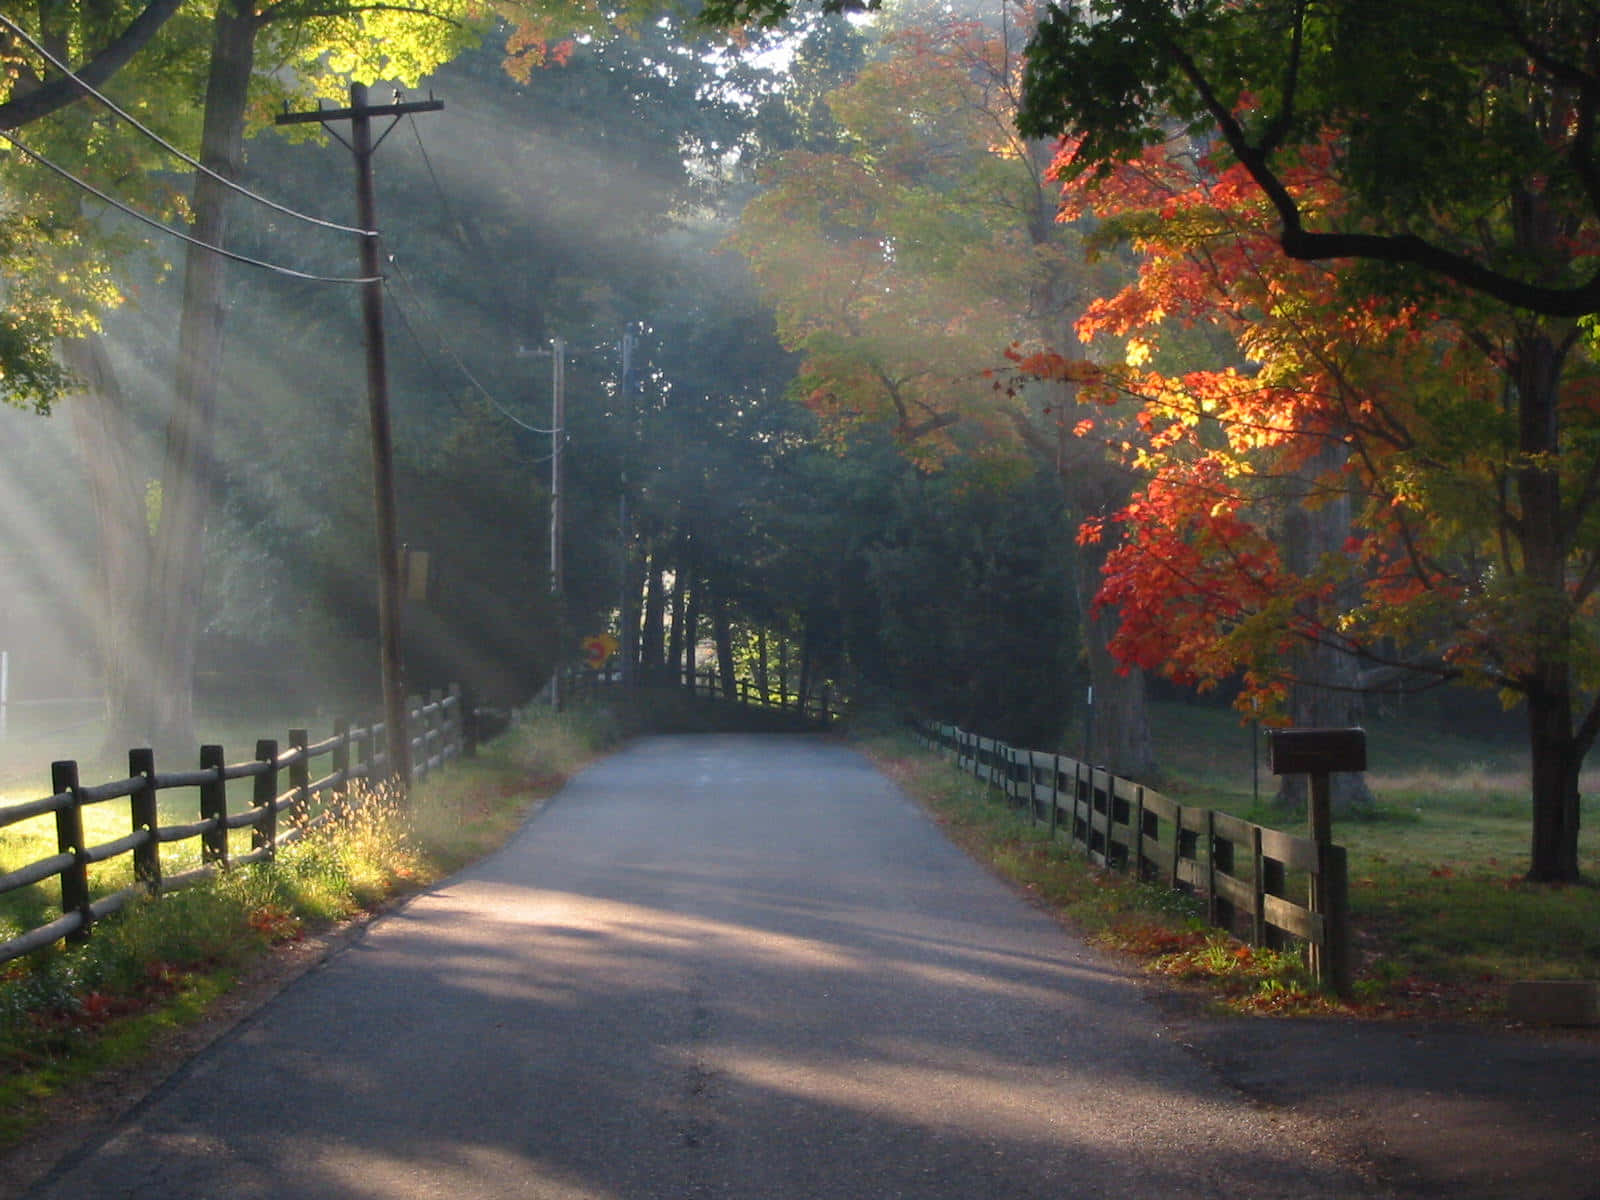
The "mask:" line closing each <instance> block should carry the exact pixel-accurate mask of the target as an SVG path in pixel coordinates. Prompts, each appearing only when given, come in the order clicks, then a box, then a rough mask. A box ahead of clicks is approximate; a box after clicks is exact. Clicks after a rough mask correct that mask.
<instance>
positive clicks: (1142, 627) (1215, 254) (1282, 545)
mask: <svg viewBox="0 0 1600 1200" xmlns="http://www.w3.org/2000/svg"><path fill="white" fill-rule="evenodd" d="M1330 146H1331V142H1327V141H1325V142H1323V143H1319V144H1318V145H1317V146H1316V147H1314V148H1313V149H1312V151H1311V152H1310V153H1309V154H1307V155H1306V156H1305V161H1303V162H1302V164H1301V166H1300V167H1299V168H1298V169H1297V170H1296V171H1294V172H1293V173H1292V175H1291V176H1290V177H1289V178H1290V182H1291V186H1292V187H1293V188H1294V189H1295V191H1296V194H1297V198H1298V199H1299V200H1300V202H1301V204H1302V206H1303V207H1305V208H1306V210H1307V211H1308V212H1310V213H1313V214H1319V213H1320V214H1323V215H1327V216H1335V215H1338V216H1342V215H1343V214H1342V213H1341V211H1340V209H1341V200H1340V196H1339V193H1338V190H1337V188H1336V187H1335V186H1334V183H1333V180H1332V175H1331V171H1330V169H1329V168H1330V164H1331V153H1332V151H1331V149H1330ZM1061 153H1062V156H1063V159H1068V158H1070V156H1071V154H1072V153H1073V147H1072V146H1071V145H1070V144H1065V145H1064V146H1063V148H1062V151H1061ZM1089 214H1092V215H1093V216H1094V217H1095V218H1096V219H1097V220H1098V222H1099V229H1100V233H1099V234H1098V241H1099V243H1100V244H1101V245H1103V246H1105V247H1112V246H1116V247H1118V248H1124V247H1125V248H1126V249H1127V250H1129V251H1131V253H1132V256H1133V266H1134V270H1135V273H1136V276H1135V278H1134V279H1133V281H1132V282H1130V283H1129V284H1128V285H1127V286H1125V287H1123V288H1122V289H1121V290H1119V291H1117V292H1115V293H1113V294H1109V295H1105V296H1101V297H1098V298H1096V299H1093V300H1092V301H1090V302H1089V303H1088V304H1087V305H1086V307H1085V308H1084V310H1083V312H1082V315H1081V316H1080V317H1079V319H1078V321H1077V325H1076V331H1077V333H1078V336H1079V337H1080V338H1081V339H1082V340H1083V341H1084V342H1085V343H1087V344H1089V345H1090V346H1091V347H1092V348H1093V349H1094V351H1095V355H1094V359H1095V361H1092V362H1091V361H1088V360H1076V359H1072V358H1068V357H1066V356H1064V355H1061V354H1057V353H1053V352H1033V353H1028V354H1022V353H1020V352H1014V353H1013V356H1012V357H1013V359H1014V361H1015V362H1016V363H1017V369H1018V370H1019V372H1020V373H1022V374H1023V375H1025V376H1029V377H1033V378H1040V379H1051V380H1066V381H1069V382H1073V383H1076V384H1078V385H1079V388H1078V398H1079V400H1080V401H1082V402H1084V403H1085V404H1086V406H1087V407H1086V408H1085V409H1084V410H1083V413H1084V415H1083V416H1082V417H1081V418H1080V419H1078V420H1076V421H1075V422H1074V421H1072V420H1070V419H1067V418H1065V417H1064V418H1063V420H1064V423H1065V424H1066V425H1068V426H1069V427H1071V429H1072V432H1074V433H1075V434H1077V435H1078V436H1079V437H1086V438H1092V439H1096V440H1098V441H1100V442H1102V443H1103V444H1104V445H1105V447H1106V449H1107V452H1108V453H1109V454H1111V455H1112V456H1114V457H1115V458H1118V459H1120V460H1121V461H1122V462H1123V463H1124V464H1125V465H1126V466H1127V467H1128V468H1130V469H1131V470H1132V471H1133V472H1134V473H1135V475H1136V477H1137V478H1139V479H1141V480H1143V482H1142V484H1141V485H1140V486H1139V488H1138V490H1137V491H1135V492H1134V494H1133V496H1132V498H1131V499H1130V501H1129V502H1128V503H1127V504H1126V505H1124V506H1123V507H1121V508H1120V509H1119V510H1117V511H1114V512H1108V513H1104V514H1098V515H1095V516H1093V517H1092V518H1091V519H1089V520H1087V521H1086V522H1085V523H1084V525H1083V527H1082V529H1081V532H1080V539H1081V540H1082V541H1085V542H1104V543H1107V544H1111V549H1110V550H1109V552H1108V556H1107V558H1106V562H1105V567H1104V576H1103V580H1102V587H1101V590H1100V593H1099V596H1098V603H1099V604H1100V605H1101V606H1102V607H1105V606H1111V607H1114V608H1115V610H1116V612H1117V614H1118V618H1119V627H1118V632H1117V633H1116V635H1115V639H1114V642H1113V646H1112V649H1113V651H1114V653H1115V654H1116V655H1117V656H1118V657H1119V658H1121V659H1122V660H1123V661H1124V662H1126V663H1129V664H1136V665H1139V666H1142V667H1146V668H1150V669H1156V670H1160V671H1163V672H1164V673H1166V674H1168V675H1171V676H1173V677H1175V678H1177V679H1179V680H1182V681H1186V682H1190V683H1198V684H1200V685H1201V686H1208V685H1214V684H1217V683H1220V682H1222V681H1224V680H1233V681H1242V684H1243V691H1242V694H1241V695H1240V698H1239V704H1240V707H1242V708H1244V709H1246V710H1247V711H1252V712H1257V711H1266V712H1268V713H1269V714H1270V713H1271V712H1273V711H1275V710H1276V709H1277V708H1278V706H1279V705H1280V703H1281V701H1282V700H1283V698H1284V694H1285V687H1286V683H1285V680H1286V671H1285V665H1286V664H1287V663H1288V662H1289V661H1290V660H1291V657H1292V654H1293V651H1294V649H1295V648H1296V646H1298V645H1302V644H1306V643H1317V644H1321V645H1325V646H1332V647H1335V648H1337V649H1341V650H1346V651H1349V652H1353V653H1356V654H1358V655H1361V656H1365V657H1368V659H1369V661H1370V662H1382V661H1394V660H1398V659H1402V658H1403V659H1405V660H1407V661H1408V662H1409V663H1411V664H1413V665H1414V666H1418V667H1420V669H1421V670H1422V671H1423V672H1425V673H1427V674H1431V675H1432V676H1433V677H1435V678H1439V679H1444V678H1452V677H1459V676H1468V677H1473V676H1476V677H1480V678H1483V679H1485V680H1488V681H1494V680H1496V679H1503V678H1505V677H1507V676H1508V675H1511V674H1514V672H1515V671H1516V670H1518V669H1519V649H1518V634H1519V632H1520V631H1519V628H1518V625H1517V621H1516V618H1515V612H1516V611H1517V607H1518V596H1517V593H1516V588H1515V582H1514V581H1515V578H1516V576H1517V570H1516V567H1517V564H1516V563H1515V562H1513V561H1511V560H1512V559H1513V558H1514V557H1515V552H1514V550H1511V549H1510V547H1511V545H1512V539H1510V538H1507V537H1506V536H1505V532H1506V525H1507V523H1508V522H1514V520H1515V512H1514V511H1513V510H1512V508H1511V506H1509V505H1508V504H1507V502H1506V496H1507V482H1508V479H1509V478H1510V477H1511V474H1512V472H1513V471H1514V470H1515V469H1516V462H1517V459H1516V453H1517V452H1516V444H1517V443H1516V430H1515V428H1514V427H1513V425H1514V422H1513V421H1511V420H1510V418H1509V417H1508V409H1507V407H1506V405H1505V403H1504V396H1505V389H1506V386H1507V385H1506V379H1505V376H1504V372H1503V368H1504V365H1505V355H1504V350H1503V348H1504V347H1505V346H1506V345H1508V344H1509V342H1510V339H1511V338H1512V337H1513V336H1514V330H1513V329H1512V328H1511V322H1510V321H1509V320H1508V319H1506V318H1503V317H1497V316H1495V315H1494V314H1492V313H1487V312H1485V311H1484V310H1483V308H1482V306H1478V307H1477V308H1474V307H1473V306H1471V305H1469V304H1464V303H1462V302H1461V301H1460V298H1459V297H1455V296H1450V295H1441V296H1440V297H1439V298H1438V310H1437V311H1436V310H1435V309H1433V308H1430V307H1429V306H1428V305H1426V304H1423V303H1419V302H1417V301H1415V300H1409V301H1402V300H1399V299H1396V298H1394V297H1392V296H1390V295H1387V294H1385V292H1384V291H1383V289H1382V288H1381V287H1373V286H1370V282H1371V281H1370V280H1365V279H1364V280H1361V281H1359V285H1357V286H1353V285H1352V278H1351V275H1350V273H1349V272H1347V271H1343V270H1341V269H1340V268H1339V267H1337V266H1332V265H1329V264H1320V263H1305V262H1297V261H1294V260H1291V259H1289V258H1287V257H1286V256H1285V255H1284V254H1283V253H1282V251H1281V249H1280V248H1279V246H1278V243H1277V236H1276V235H1277V229H1276V224H1275V221H1274V219H1273V214H1272V212H1271V211H1270V209H1269V208H1268V206H1267V204H1266V202H1265V200H1263V199H1262V197H1261V194H1260V192H1259V191H1258V189H1257V188H1256V187H1255V186H1254V184H1253V182H1252V181H1250V180H1249V179H1248V178H1247V177H1246V176H1245V174H1244V172H1243V171H1242V169H1240V168H1238V167H1231V168H1230V167H1227V166H1225V165H1219V164H1217V163H1214V162H1213V161H1211V160H1210V159H1208V158H1207V157H1206V156H1205V155H1204V154H1203V153H1200V152H1198V151H1197V150H1196V149H1195V148H1194V147H1192V146H1189V145H1187V144H1184V143H1182V142H1177V143H1171V144H1168V145H1163V146H1157V147H1153V148H1151V149H1150V150H1149V151H1148V152H1147V153H1146V154H1145V155H1144V156H1143V158H1142V159H1141V160H1139V161H1137V162H1135V163H1131V164H1128V165H1127V166H1125V167H1123V168H1121V169H1119V170H1116V171H1113V172H1111V173H1110V174H1108V175H1106V176H1105V177H1103V178H1099V179H1093V180H1088V179H1085V180H1082V181H1079V182H1075V183H1071V184H1069V185H1067V187H1066V191H1065V192H1064V195H1063V207H1062V215H1063V218H1064V219H1071V220H1076V219H1078V218H1080V217H1083V216H1085V215H1089ZM1447 306H1451V307H1450V309H1449V311H1447V310H1446V309H1447ZM1592 376H1593V372H1592V370H1580V371H1575V372H1572V377H1571V379H1570V380H1569V385H1568V387H1567V388H1566V392H1565V394H1566V396H1567V398H1568V403H1569V404H1570V405H1571V406H1573V407H1575V408H1577V409H1580V410H1586V411H1588V412H1589V413H1590V414H1591V416H1592V414H1593V412H1594V410H1595V401H1594V396H1595V394H1596V389H1595V384H1594V379H1593V377H1592ZM1593 426H1594V422H1593V421H1592V420H1591V421H1590V424H1589V428H1590V429H1593ZM1582 461H1588V462H1591V463H1592V461H1593V455H1592V454H1591V455H1590V458H1589V459H1587V460H1582ZM1578 469H1580V470H1581V469H1582V463H1581V462H1580V464H1579V467H1578ZM1333 505H1341V506H1343V507H1341V508H1340V510H1339V511H1340V512H1345V511H1348V512H1349V513H1350V514H1351V515H1350V517H1348V518H1346V520H1347V525H1346V527H1345V529H1344V530H1343V532H1342V533H1341V534H1340V536H1339V537H1338V538H1337V540H1336V541H1334V542H1333V543H1332V544H1329V543H1328V542H1327V540H1326V539H1325V538H1324V539H1323V541H1322V542H1321V543H1320V544H1317V545H1313V546H1311V547H1310V548H1309V550H1307V549H1306V548H1305V547H1300V548H1298V550H1293V551H1291V550H1290V549H1288V548H1286V539H1285V530H1286V528H1287V527H1288V525H1289V524H1290V523H1291V521H1292V520H1293V518H1294V514H1296V513H1297V512H1298V513H1305V512H1313V513H1314V512H1317V511H1319V510H1322V509H1324V508H1326V507H1328V506H1333ZM1291 560H1294V561H1293V562H1291Z"/></svg>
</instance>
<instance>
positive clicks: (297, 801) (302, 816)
mask: <svg viewBox="0 0 1600 1200" xmlns="http://www.w3.org/2000/svg"><path fill="white" fill-rule="evenodd" d="M309 745H311V732H310V730H306V729H291V730H289V746H290V748H291V749H293V750H295V751H298V753H297V754H296V755H295V760H294V761H293V762H292V763H290V764H289V786H290V787H291V788H293V789H294V803H292V804H291V805H290V806H289V820H291V821H293V822H294V823H295V824H296V825H303V824H305V822H306V821H307V820H309V819H310V817H311V757H310V755H308V754H307V753H306V747H307V746H309Z"/></svg>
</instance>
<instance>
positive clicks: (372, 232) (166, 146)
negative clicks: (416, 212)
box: [0, 13, 378, 237]
mask: <svg viewBox="0 0 1600 1200" xmlns="http://www.w3.org/2000/svg"><path fill="white" fill-rule="evenodd" d="M0 24H4V25H5V26H6V27H7V28H9V29H10V30H11V31H12V33H14V34H16V35H17V36H18V37H19V38H21V39H22V40H23V41H24V42H26V43H27V44H28V46H29V47H31V48H32V49H33V51H34V52H35V53H36V54H38V55H40V56H41V57H42V58H44V60H45V61H46V62H48V63H49V64H50V65H51V66H53V67H54V68H55V69H56V70H58V71H60V72H61V73H62V74H63V75H65V76H66V77H67V78H68V79H70V80H71V81H72V82H73V83H74V84H75V85H76V86H78V87H80V88H82V89H83V90H84V91H85V92H87V93H88V94H89V95H91V96H93V97H94V98H95V99H96V100H98V101H100V103H101V104H103V105H105V106H106V107H107V108H109V109H110V110H111V111H112V112H114V113H116V115H117V116H119V117H121V118H122V119H123V120H124V121H126V122H128V124H130V125H132V126H133V127H134V128H135V129H137V130H138V131H139V132H140V133H142V134H144V135H145V137H147V138H149V139H150V140H151V141H153V142H155V143H156V145H158V146H160V147H161V148H162V149H163V150H165V151H167V152H168V153H169V154H172V155H175V156H176V157H178V158H181V159H182V160H183V161H184V162H186V163H188V164H189V165H190V166H191V167H193V168H194V169H195V170H196V171H199V172H200V173H201V174H203V175H207V176H209V177H210V178H212V179H215V180H216V181H217V182H218V183H220V184H222V186H223V187H225V188H230V189H231V190H233V191H235V192H238V193H239V194H240V195H241V196H244V197H246V198H248V199H250V200H254V201H255V202H256V203H257V204H264V205H266V206H267V207H268V208H270V209H272V210H273V211H274V212H280V213H283V214H284V215H285V216H289V217H293V218H295V220H297V221H305V222H308V223H309V224H312V225H318V226H321V227H322V228H323V229H332V230H335V231H337V232H339V233H354V234H359V235H360V236H361V237H377V236H378V231H377V230H376V229H358V228H356V227H355V226H353V225H340V224H338V223H336V222H334V221H325V220H323V219H322V218H321V217H313V216H310V215H308V214H307V213H303V212H298V211H296V210H295V209H292V208H289V207H288V206H286V205H283V204H279V203H278V202H277V201H276V200H269V199H268V198H267V197H265V196H262V195H259V194H257V193H255V192H252V191H251V190H250V189H249V188H247V187H245V186H243V185H242V184H239V183H235V182H234V181H233V180H231V179H229V178H227V177H226V176H223V175H219V174H217V172H215V171H213V170H212V169H211V168H210V167H208V166H206V165H205V164H204V163H202V162H200V161H199V160H198V159H195V158H191V157H189V155H187V154H185V153H184V152H183V151H182V150H180V149H178V148H177V147H176V146H174V145H173V144H172V143H171V142H169V141H167V140H166V139H165V138H163V137H162V136H161V135H160V134H159V133H156V132H155V131H154V130H153V129H151V128H149V127H148V126H147V125H145V124H144V123H143V122H141V121H140V120H139V118H137V117H135V116H134V115H133V114H132V113H130V112H128V111H126V110H125V109H123V108H121V107H119V106H118V105H117V103H116V101H114V100H112V99H111V98H110V97H108V96H106V95H105V94H104V93H103V92H100V91H97V90H96V89H95V87H94V86H93V85H92V84H90V83H86V82H85V81H84V80H82V79H80V78H78V76H77V75H75V74H73V72H72V69H71V68H70V67H68V66H67V65H66V64H65V63H63V62H62V61H61V60H60V59H58V58H57V57H56V56H55V55H53V54H51V53H50V51H48V50H46V49H45V48H44V47H43V46H41V45H40V44H39V43H38V42H37V41H35V40H34V38H33V37H32V36H31V35H30V34H29V33H28V31H27V30H26V29H24V28H22V26H20V25H18V24H17V23H16V22H15V21H13V20H12V19H11V18H10V17H8V16H6V15H5V14H4V13H0ZM35 157H36V158H37V157H38V156H37V155H35ZM41 161H42V160H41Z"/></svg>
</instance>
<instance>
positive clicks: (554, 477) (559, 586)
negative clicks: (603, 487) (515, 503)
mask: <svg viewBox="0 0 1600 1200" xmlns="http://www.w3.org/2000/svg"><path fill="white" fill-rule="evenodd" d="M550 347H551V351H552V353H553V354H554V356H555V358H554V361H553V363H552V365H551V376H550V599H551V600H552V601H553V603H554V608H555V618H556V671H555V674H554V675H552V676H551V677H550V706H551V707H552V708H554V709H556V710H558V711H559V710H560V708H561V657H562V654H563V653H564V652H565V649H566V645H567V600H566V563H565V558H564V548H563V546H562V537H561V531H562V516H563V512H562V504H563V499H562V491H561V484H562V476H563V474H564V470H563V467H562V460H563V459H565V458H566V456H567V455H566V449H567V339H566V338H564V337H562V336H561V335H560V334H557V335H556V337H555V339H554V340H553V341H552V342H551V343H550Z"/></svg>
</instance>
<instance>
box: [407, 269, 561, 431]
mask: <svg viewBox="0 0 1600 1200" xmlns="http://www.w3.org/2000/svg"><path fill="white" fill-rule="evenodd" d="M389 265H390V266H391V267H393V268H394V273H395V275H396V276H398V277H399V279H400V282H401V283H403V284H405V285H406V291H408V292H409V293H410V294H411V299H412V301H413V303H415V304H416V306H417V307H418V308H419V309H422V310H423V311H424V312H425V313H426V314H427V315H429V316H432V317H433V318H434V326H435V328H437V326H438V323H439V322H438V318H437V315H436V314H434V313H431V312H429V311H428V305H427V303H426V302H425V301H424V300H423V299H422V297H421V295H420V294H419V293H418V292H417V289H416V288H415V287H414V286H413V285H412V283H411V279H410V277H409V276H408V275H407V274H406V273H405V271H403V270H402V269H401V267H400V263H399V261H398V260H397V259H396V258H395V256H394V255H392V254H391V255H389ZM439 345H440V346H442V347H443V348H444V352H445V354H446V355H447V356H448V357H449V359H450V361H451V362H453V363H454V364H455V366H456V369H457V370H458V371H460V372H461V374H462V375H463V376H465V377H466V380H467V382H468V383H470V384H471V385H472V386H473V387H474V388H476V389H477V391H478V394H479V395H480V396H482V397H483V398H484V399H485V400H487V401H488V402H489V403H490V404H491V405H492V406H493V407H494V408H495V409H496V410H497V411H498V412H499V413H500V415H501V416H503V417H504V418H505V419H506V420H508V421H510V422H511V423H512V424H513V425H516V426H518V427H519V428H521V429H525V430H527V431H528V432H529V433H537V434H541V435H543V436H547V437H550V436H554V435H556V434H558V433H559V432H560V430H556V429H540V428H539V427H538V426H537V425H529V424H528V423H527V422H526V421H524V420H523V419H522V418H521V417H519V416H517V415H516V414H515V413H513V412H512V411H511V410H510V409H508V408H507V407H506V406H505V405H504V404H501V403H500V401H499V400H497V399H496V398H495V397H494V396H493V395H492V394H491V393H490V391H489V389H488V388H486V387H484V386H483V384H481V383H479V382H478V379H477V376H475V375H474V374H473V373H472V372H471V371H470V370H469V369H468V368H467V364H466V363H465V362H463V361H462V358H461V356H460V355H459V354H457V353H456V351H455V348H454V347H453V346H452V345H451V344H450V343H449V342H448V341H447V340H445V338H444V337H442V336H440V337H439Z"/></svg>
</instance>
